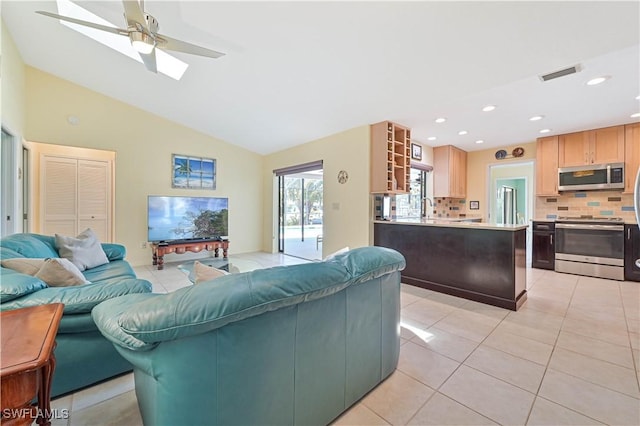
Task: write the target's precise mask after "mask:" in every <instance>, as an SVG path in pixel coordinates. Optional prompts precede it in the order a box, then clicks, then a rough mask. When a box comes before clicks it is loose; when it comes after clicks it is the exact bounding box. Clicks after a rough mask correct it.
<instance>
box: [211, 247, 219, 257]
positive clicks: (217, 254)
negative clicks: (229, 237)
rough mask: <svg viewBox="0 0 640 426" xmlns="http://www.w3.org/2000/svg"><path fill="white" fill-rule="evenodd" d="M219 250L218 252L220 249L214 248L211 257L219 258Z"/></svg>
mask: <svg viewBox="0 0 640 426" xmlns="http://www.w3.org/2000/svg"><path fill="white" fill-rule="evenodd" d="M219 250H220V247H216V248H215V249H213V252H214V255H213V256H214V257H219V256H220V254H219V253H218V251H219Z"/></svg>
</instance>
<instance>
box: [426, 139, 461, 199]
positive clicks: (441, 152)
mask: <svg viewBox="0 0 640 426" xmlns="http://www.w3.org/2000/svg"><path fill="white" fill-rule="evenodd" d="M433 196H434V197H449V198H465V197H466V196H467V152H466V151H463V150H461V149H459V148H456V147H455V146H452V145H446V146H438V147H435V148H433Z"/></svg>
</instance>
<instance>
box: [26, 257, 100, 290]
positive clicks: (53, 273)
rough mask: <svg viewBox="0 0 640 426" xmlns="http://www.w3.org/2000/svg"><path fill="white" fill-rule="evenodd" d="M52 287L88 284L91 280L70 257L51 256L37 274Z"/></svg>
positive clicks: (37, 276)
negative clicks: (88, 279)
mask: <svg viewBox="0 0 640 426" xmlns="http://www.w3.org/2000/svg"><path fill="white" fill-rule="evenodd" d="M35 277H36V278H40V279H41V280H42V281H44V282H45V283H47V285H48V286H50V287H68V286H73V285H80V284H88V283H89V281H87V279H86V278H85V277H84V276H83V275H82V272H80V270H79V269H78V268H76V265H74V264H73V263H71V262H70V261H69V259H61V258H57V257H54V258H49V259H46V260H45V261H44V265H42V267H41V268H40V270H39V271H38V272H37V273H36V275H35Z"/></svg>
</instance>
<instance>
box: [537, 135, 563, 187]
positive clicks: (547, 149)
mask: <svg viewBox="0 0 640 426" xmlns="http://www.w3.org/2000/svg"><path fill="white" fill-rule="evenodd" d="M536 195H537V196H547V195H558V136H549V137H546V138H539V139H538V141H537V143H536Z"/></svg>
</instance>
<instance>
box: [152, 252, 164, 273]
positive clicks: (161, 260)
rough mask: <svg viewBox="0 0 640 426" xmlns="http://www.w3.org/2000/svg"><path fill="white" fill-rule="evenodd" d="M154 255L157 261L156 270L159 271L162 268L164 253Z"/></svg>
mask: <svg viewBox="0 0 640 426" xmlns="http://www.w3.org/2000/svg"><path fill="white" fill-rule="evenodd" d="M156 257H157V263H158V271H161V270H162V269H164V255H162V256H156ZM154 265H155V263H154Z"/></svg>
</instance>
